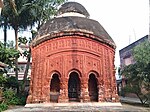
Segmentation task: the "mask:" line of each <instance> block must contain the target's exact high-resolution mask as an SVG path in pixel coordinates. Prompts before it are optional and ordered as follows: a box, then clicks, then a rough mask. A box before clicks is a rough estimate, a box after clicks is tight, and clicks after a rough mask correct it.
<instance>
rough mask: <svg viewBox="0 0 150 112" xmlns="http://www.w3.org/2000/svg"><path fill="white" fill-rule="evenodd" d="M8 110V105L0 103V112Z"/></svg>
mask: <svg viewBox="0 0 150 112" xmlns="http://www.w3.org/2000/svg"><path fill="white" fill-rule="evenodd" d="M7 109H8V105H7V104H6V103H1V104H0V112H2V111H4V110H7Z"/></svg>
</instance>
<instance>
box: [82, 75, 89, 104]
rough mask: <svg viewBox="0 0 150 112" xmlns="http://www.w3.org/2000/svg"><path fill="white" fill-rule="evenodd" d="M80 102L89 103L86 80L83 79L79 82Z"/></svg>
mask: <svg viewBox="0 0 150 112" xmlns="http://www.w3.org/2000/svg"><path fill="white" fill-rule="evenodd" d="M80 96H81V102H89V101H90V97H89V91H88V78H85V77H83V79H82V80H81V95H80Z"/></svg>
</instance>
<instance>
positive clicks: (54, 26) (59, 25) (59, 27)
mask: <svg viewBox="0 0 150 112" xmlns="http://www.w3.org/2000/svg"><path fill="white" fill-rule="evenodd" d="M73 4H74V5H73ZM78 5H79V7H78ZM70 6H71V7H74V8H69V7H70ZM76 6H77V7H78V8H76ZM81 6H82V5H81ZM81 6H80V4H78V3H76V2H71V3H69V2H68V3H65V4H64V5H62V7H61V8H60V9H59V11H58V13H59V14H61V13H62V14H63V13H65V12H68V11H69V12H72V9H85V8H84V7H83V6H82V7H81ZM63 7H65V8H63ZM67 7H68V9H66V8H67ZM64 9H65V10H64ZM85 10H86V9H85ZM60 12H61V13H60ZM77 12H78V11H77ZM87 13H88V12H87V11H83V12H82V14H84V15H86V14H87ZM62 32H65V33H67V32H68V34H71V33H69V32H81V33H85V34H89V35H94V38H93V37H92V39H95V40H98V41H100V42H103V43H106V44H108V45H110V46H112V47H113V48H115V47H116V46H115V43H114V41H113V40H112V38H111V37H110V36H109V34H108V33H107V32H106V31H105V29H104V28H103V27H102V26H101V25H100V24H99V22H97V21H95V20H92V19H88V18H87V17H78V16H65V17H58V18H53V19H51V20H49V21H47V22H46V23H45V24H44V25H43V26H42V27H41V28H40V30H39V31H38V35H37V36H36V38H35V39H34V40H33V41H32V46H36V45H38V44H39V43H41V42H43V41H46V40H48V39H51V38H54V37H55V36H52V35H53V34H58V33H62ZM49 35H50V36H49Z"/></svg>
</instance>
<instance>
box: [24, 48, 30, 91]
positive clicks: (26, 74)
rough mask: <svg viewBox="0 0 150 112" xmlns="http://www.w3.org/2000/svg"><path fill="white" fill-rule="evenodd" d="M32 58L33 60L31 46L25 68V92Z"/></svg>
mask: <svg viewBox="0 0 150 112" xmlns="http://www.w3.org/2000/svg"><path fill="white" fill-rule="evenodd" d="M30 60H31V49H30V48H29V54H28V56H27V65H26V69H25V72H24V77H23V85H22V91H23V92H25V86H26V83H27V76H28V71H29V67H30Z"/></svg>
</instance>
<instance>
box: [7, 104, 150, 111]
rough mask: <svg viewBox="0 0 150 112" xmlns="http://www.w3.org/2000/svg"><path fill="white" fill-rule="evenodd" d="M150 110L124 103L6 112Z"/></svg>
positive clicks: (19, 108) (17, 108)
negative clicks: (119, 104)
mask: <svg viewBox="0 0 150 112" xmlns="http://www.w3.org/2000/svg"><path fill="white" fill-rule="evenodd" d="M54 111H55V112H56V111H57V112H60V111H63V112H64V111H65V112H77V111H78V112H79V111H81V112H91V111H96V112H150V108H148V107H140V106H133V105H128V104H124V103H122V106H94V107H92V106H61V107H58V106H55V107H45V108H44V107H42V108H41V107H34V108H26V107H24V106H18V107H13V109H8V110H6V111H5V112H54Z"/></svg>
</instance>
